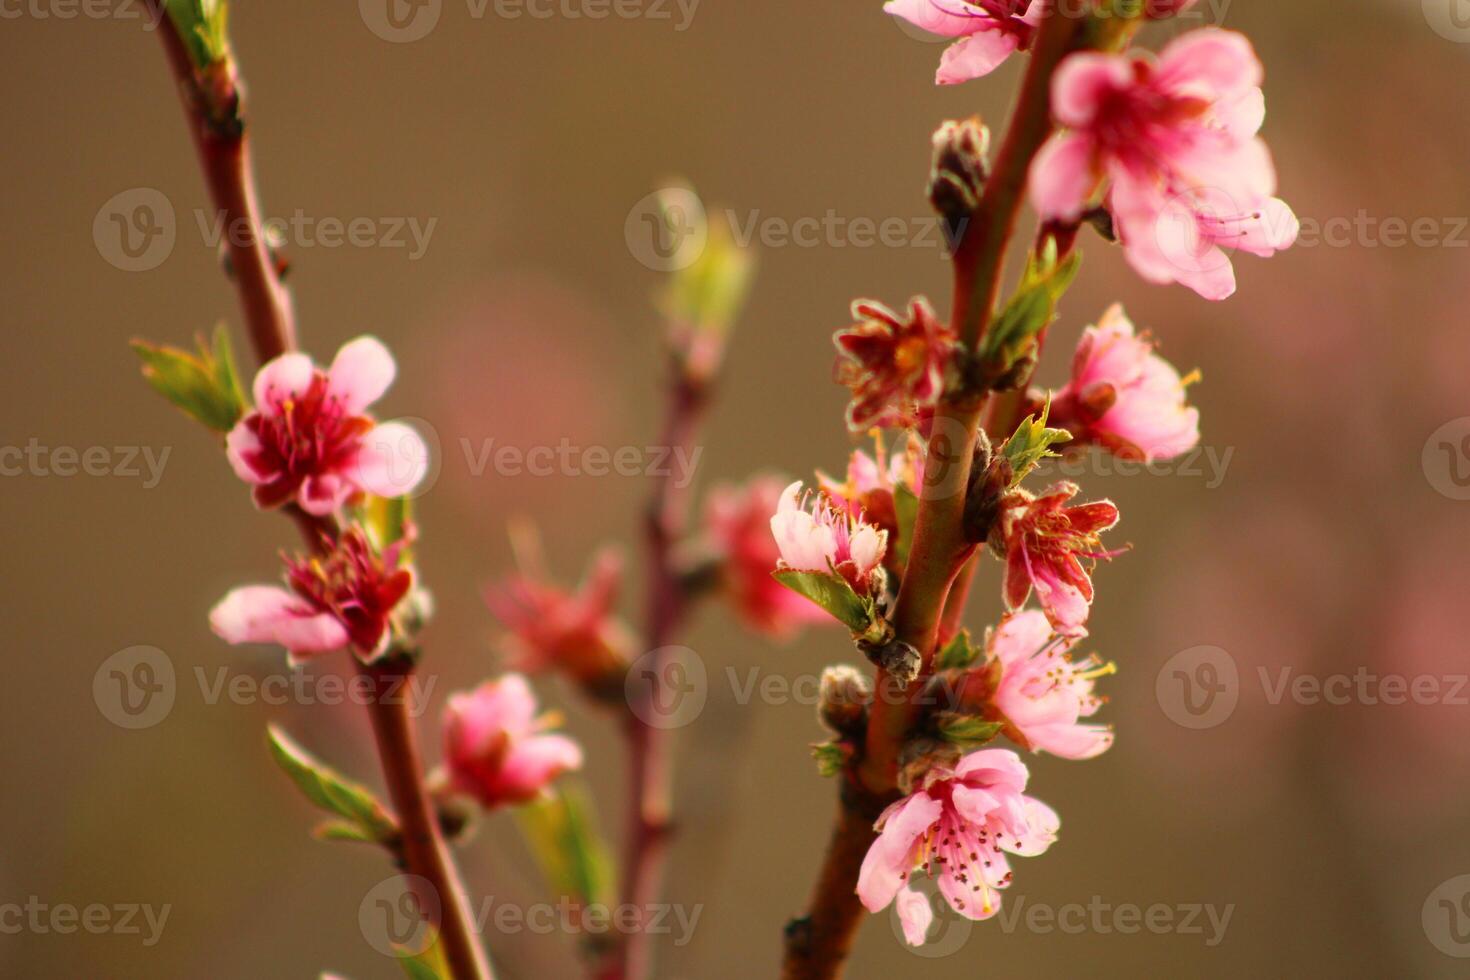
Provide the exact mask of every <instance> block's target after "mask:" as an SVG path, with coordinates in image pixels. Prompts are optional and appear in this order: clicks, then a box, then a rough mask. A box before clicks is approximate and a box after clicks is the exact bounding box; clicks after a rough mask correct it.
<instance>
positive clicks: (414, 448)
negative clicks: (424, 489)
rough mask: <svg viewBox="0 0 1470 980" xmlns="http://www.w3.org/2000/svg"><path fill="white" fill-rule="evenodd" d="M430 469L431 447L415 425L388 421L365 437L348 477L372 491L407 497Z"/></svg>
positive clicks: (379, 493) (378, 494)
mask: <svg viewBox="0 0 1470 980" xmlns="http://www.w3.org/2000/svg"><path fill="white" fill-rule="evenodd" d="M428 471H429V447H428V445H427V444H426V443H425V442H424V439H423V436H421V435H419V434H418V432H416V431H415V430H414V429H413V427H412V426H409V425H405V424H404V423H402V422H384V423H383V424H381V425H378V426H375V427H374V428H373V430H372V431H371V432H369V433H368V434H367V435H365V436H363V437H362V446H361V448H360V449H359V450H358V452H357V456H356V457H355V458H354V460H353V463H352V465H351V466H349V467H348V476H349V477H350V478H351V479H352V481H353V482H354V483H356V484H357V485H358V486H360V487H362V489H364V490H366V491H367V492H368V493H371V494H375V495H376V496H379V497H404V496H407V495H409V494H411V493H413V492H414V490H416V489H417V488H418V486H419V484H420V483H421V482H423V479H424V476H425V475H426V474H427V473H428Z"/></svg>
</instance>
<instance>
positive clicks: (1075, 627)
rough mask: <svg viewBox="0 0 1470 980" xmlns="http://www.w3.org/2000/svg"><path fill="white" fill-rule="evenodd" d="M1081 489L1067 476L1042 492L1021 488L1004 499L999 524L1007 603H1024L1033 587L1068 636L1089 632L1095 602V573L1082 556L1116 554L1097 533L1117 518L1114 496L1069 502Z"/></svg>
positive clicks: (1013, 605) (1049, 615)
mask: <svg viewBox="0 0 1470 980" xmlns="http://www.w3.org/2000/svg"><path fill="white" fill-rule="evenodd" d="M1078 490H1079V488H1078V486H1077V485H1076V484H1075V483H1067V482H1062V483H1058V484H1057V485H1056V486H1053V487H1052V488H1050V489H1049V490H1047V491H1046V493H1044V494H1042V495H1041V496H1040V497H1032V496H1031V495H1030V494H1029V493H1026V492H1025V491H1024V490H1018V491H1016V492H1015V493H1013V494H1011V495H1010V496H1008V497H1007V498H1006V499H1005V500H1004V501H1003V507H1004V511H1003V513H1002V516H1001V526H1000V533H1001V536H1002V542H1001V543H1002V544H1003V546H1004V549H1005V557H1006V571H1005V585H1004V592H1005V601H1006V605H1007V606H1008V607H1009V608H1010V609H1012V610H1015V609H1019V608H1021V606H1022V605H1024V604H1025V602H1026V599H1027V597H1028V596H1029V595H1030V594H1031V590H1032V589H1033V588H1034V589H1035V590H1036V598H1037V601H1039V602H1040V603H1041V608H1042V610H1043V611H1044V612H1045V613H1046V618H1047V620H1048V621H1049V622H1050V623H1051V625H1052V627H1053V628H1054V629H1056V631H1057V632H1058V633H1062V634H1064V635H1067V636H1080V635H1082V634H1083V633H1084V632H1085V630H1084V629H1083V625H1084V624H1085V623H1086V622H1087V615H1088V612H1089V611H1090V607H1091V606H1092V577H1091V576H1090V575H1089V574H1088V569H1087V567H1086V566H1084V565H1083V560H1084V559H1086V560H1088V561H1089V562H1092V561H1095V560H1096V559H1098V558H1110V557H1112V555H1111V554H1110V553H1108V552H1104V551H1103V550H1102V543H1101V541H1100V540H1099V537H1098V535H1099V534H1100V533H1101V532H1103V531H1106V530H1107V529H1108V528H1111V527H1113V526H1114V525H1115V524H1117V523H1118V508H1117V507H1116V506H1114V505H1113V503H1112V501H1109V500H1101V501H1097V502H1095V503H1089V504H1080V505H1078V506H1075V507H1068V506H1067V505H1066V504H1067V501H1069V500H1071V499H1072V498H1073V497H1075V496H1076V495H1077V493H1078Z"/></svg>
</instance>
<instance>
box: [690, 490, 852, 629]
mask: <svg viewBox="0 0 1470 980" xmlns="http://www.w3.org/2000/svg"><path fill="white" fill-rule="evenodd" d="M783 485H784V483H783V481H781V480H780V479H778V478H777V477H773V476H759V477H756V478H754V479H753V480H751V481H750V482H749V483H747V484H745V485H744V486H741V487H734V486H721V487H715V488H714V489H713V490H711V491H710V494H709V497H708V500H707V501H706V503H705V511H704V532H705V537H706V538H707V539H708V541H709V544H710V547H711V549H712V551H713V552H714V554H715V556H716V557H717V559H718V560H719V563H720V573H719V574H720V584H721V587H722V589H723V590H724V592H725V594H726V595H728V596H729V598H730V600H731V602H732V603H733V604H734V606H735V610H736V612H737V613H738V614H739V615H740V617H741V619H743V620H744V621H745V622H746V624H747V625H749V626H750V628H751V629H754V630H756V631H757V632H760V633H765V634H768V635H770V636H773V637H776V638H786V637H789V636H790V635H791V634H792V633H794V632H795V631H796V630H798V629H800V628H801V627H802V626H804V625H806V624H808V623H830V622H832V618H831V617H830V616H828V615H827V614H826V613H825V612H823V611H822V609H821V607H819V606H817V605H816V604H815V603H813V602H812V601H811V600H809V599H807V598H805V597H804V596H802V595H799V594H798V593H795V592H793V591H791V590H790V589H788V588H786V587H785V586H783V585H782V584H781V583H779V582H777V581H776V580H775V579H773V578H772V577H771V569H772V568H774V567H775V566H776V562H778V561H779V560H780V559H781V552H780V549H778V548H777V547H776V542H775V541H774V540H772V538H771V518H772V517H774V516H775V514H776V508H777V506H778V504H779V503H780V500H781V489H782V487H783Z"/></svg>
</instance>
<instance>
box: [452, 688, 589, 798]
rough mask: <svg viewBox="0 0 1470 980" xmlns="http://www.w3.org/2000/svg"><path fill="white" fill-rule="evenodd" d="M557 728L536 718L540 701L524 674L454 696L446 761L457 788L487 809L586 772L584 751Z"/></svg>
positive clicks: (536, 793)
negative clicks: (563, 777)
mask: <svg viewBox="0 0 1470 980" xmlns="http://www.w3.org/2000/svg"><path fill="white" fill-rule="evenodd" d="M554 724H555V719H554V717H553V716H550V715H543V716H542V717H540V718H537V717H536V696H535V694H533V693H532V691H531V685H530V684H528V683H527V682H526V679H525V678H524V677H522V676H521V675H520V674H506V675H505V676H504V677H501V678H499V679H498V680H493V681H486V682H485V683H483V684H481V685H480V686H479V687H477V688H475V689H474V690H473V691H469V692H460V693H458V694H451V695H450V696H449V704H448V706H447V707H446V708H445V710H444V761H445V765H446V767H447V769H448V772H449V785H450V787H451V788H452V789H454V790H456V791H458V792H460V793H464V794H466V795H468V796H472V797H474V798H475V799H476V800H478V801H479V802H480V805H481V806H484V807H485V808H486V809H490V808H493V807H498V806H504V805H506V804H516V803H526V802H529V801H530V800H533V799H535V798H536V797H538V796H540V795H541V794H542V792H543V791H544V790H545V789H546V787H547V786H548V785H550V783H551V782H552V780H554V779H556V777H558V776H560V775H561V774H562V773H564V772H568V771H571V770H574V769H580V768H581V767H582V749H581V747H580V746H579V745H578V744H577V743H576V742H575V741H573V740H572V739H571V738H569V737H567V736H565V735H549V734H544V733H545V731H546V729H547V728H550V727H552V726H553V725H554Z"/></svg>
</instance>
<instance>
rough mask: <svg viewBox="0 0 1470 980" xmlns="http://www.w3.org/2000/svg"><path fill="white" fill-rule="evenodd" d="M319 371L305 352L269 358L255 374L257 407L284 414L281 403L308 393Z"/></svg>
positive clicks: (271, 413)
mask: <svg viewBox="0 0 1470 980" xmlns="http://www.w3.org/2000/svg"><path fill="white" fill-rule="evenodd" d="M315 373H316V368H315V367H314V366H313V365H312V363H311V358H309V357H307V356H306V355H305V354H298V353H295V352H292V353H289V354H282V355H281V356H280V357H277V358H274V359H273V360H270V361H267V362H266V363H265V364H264V365H262V366H261V369H260V370H259V371H258V372H256V375H255V384H254V394H255V407H256V409H258V410H259V411H261V412H264V413H266V414H267V415H279V414H281V403H282V402H284V401H286V400H287V399H292V398H300V397H301V396H302V395H303V394H305V393H306V389H308V388H310V387H311V379H312V377H313V376H314V374H315Z"/></svg>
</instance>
